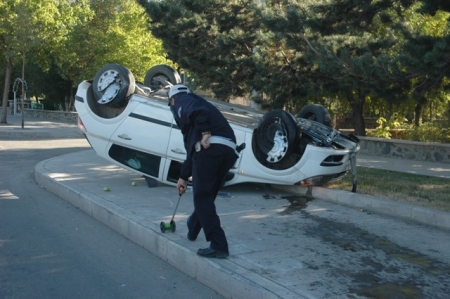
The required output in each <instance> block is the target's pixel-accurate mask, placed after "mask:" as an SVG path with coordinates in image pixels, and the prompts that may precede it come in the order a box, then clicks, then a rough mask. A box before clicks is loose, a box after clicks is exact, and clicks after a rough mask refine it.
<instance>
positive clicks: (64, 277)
mask: <svg viewBox="0 0 450 299" xmlns="http://www.w3.org/2000/svg"><path fill="white" fill-rule="evenodd" d="M68 137H71V138H67V139H61V138H60V139H48V140H26V139H22V140H20V139H19V140H0V298H4V299H7V298H67V299H69V298H109V299H110V298H222V297H221V296H219V295H218V294H217V293H215V292H214V291H212V290H211V289H209V288H207V287H205V286H204V285H202V284H200V283H199V282H197V281H195V280H194V279H192V278H191V277H189V276H187V275H185V274H183V273H182V272H180V271H178V270H177V269H175V268H174V267H172V266H170V265H169V264H167V263H165V262H164V261H162V260H160V259H159V258H157V257H155V256H154V255H152V254H151V253H150V252H148V251H147V250H145V249H143V248H142V247H140V246H138V245H136V244H135V243H133V242H131V241H129V240H128V239H126V238H125V237H123V236H121V235H120V234H118V233H117V232H115V231H113V230H111V229H110V228H109V227H107V226H105V225H104V224H102V223H100V222H99V221H97V220H95V219H93V218H92V217H90V216H88V215H87V214H86V213H84V212H83V211H80V210H79V209H77V208H75V207H74V206H72V205H71V204H69V203H67V202H66V201H64V200H62V199H60V198H59V197H57V196H55V195H54V194H52V193H50V192H48V191H47V190H45V189H43V188H41V187H40V186H39V185H37V183H36V181H35V179H34V167H35V165H36V164H37V163H38V162H40V161H42V160H45V159H49V158H52V157H55V156H60V155H64V154H68V153H71V152H75V151H79V150H83V149H86V148H88V147H89V145H88V143H87V142H86V141H85V140H84V139H74V138H73V137H74V136H68Z"/></svg>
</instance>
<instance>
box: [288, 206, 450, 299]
mask: <svg viewBox="0 0 450 299" xmlns="http://www.w3.org/2000/svg"><path fill="white" fill-rule="evenodd" d="M291 200H292V199H291ZM307 202H308V201H307V198H305V199H304V201H303V203H304V205H306V203H307ZM291 205H292V201H291ZM296 206H298V207H297V209H302V208H301V204H296ZM289 208H290V207H288V209H286V211H287V212H286V213H289V211H290V210H289ZM303 209H304V207H303ZM294 210H295V209H294ZM302 216H303V217H307V218H309V219H311V220H315V223H316V224H315V225H312V226H309V227H305V228H304V229H303V233H304V234H305V235H306V236H310V237H315V238H320V239H321V240H323V241H324V242H325V243H328V244H330V245H332V246H333V247H335V249H331V250H334V251H336V254H337V255H338V256H343V257H344V256H345V259H347V261H345V260H340V261H339V262H338V263H340V262H342V264H341V265H340V266H339V267H336V266H335V265H333V263H331V264H326V263H324V264H323V265H322V266H324V267H330V268H333V270H334V272H335V275H336V276H337V277H348V278H350V279H351V281H352V282H353V283H354V284H353V289H352V290H351V293H353V294H356V295H358V296H365V297H368V298H383V299H397V298H408V299H419V298H429V297H428V296H429V295H430V294H427V293H426V291H425V290H426V289H427V288H428V286H430V285H433V289H434V291H435V292H436V291H437V293H438V294H433V295H436V297H435V298H445V297H442V296H446V295H443V294H448V290H449V289H448V283H449V277H450V276H449V274H450V266H449V265H447V264H443V263H442V262H440V261H438V260H435V259H433V258H431V257H429V256H426V255H424V254H422V253H420V252H417V251H414V250H411V249H408V248H405V247H402V246H399V245H398V244H396V243H394V242H392V241H390V240H389V239H387V238H384V237H381V236H378V235H375V234H372V233H371V232H369V231H366V230H364V229H361V228H359V227H357V226H356V225H353V224H350V223H340V222H337V221H333V220H332V219H327V218H322V217H318V216H316V215H314V214H311V213H308V212H307V211H303V214H302ZM338 251H340V252H339V253H338ZM330 258H331V260H332V257H330ZM352 264H353V265H355V264H360V265H361V268H362V269H364V270H362V271H361V272H358V273H355V271H354V270H355V268H354V266H353V267H352V266H351V265H352ZM342 265H345V266H343V267H342ZM335 267H336V268H335ZM358 286H359V287H358ZM424 292H425V293H424Z"/></svg>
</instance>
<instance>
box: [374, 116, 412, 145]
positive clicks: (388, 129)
mask: <svg viewBox="0 0 450 299" xmlns="http://www.w3.org/2000/svg"><path fill="white" fill-rule="evenodd" d="M377 124H378V126H377V127H376V129H375V130H372V131H368V132H367V136H370V137H378V138H386V139H391V137H392V131H393V130H399V129H406V130H407V129H409V128H410V127H411V125H409V124H408V120H407V119H406V118H404V117H401V116H399V115H398V114H397V113H394V114H393V115H392V116H391V117H390V118H389V120H386V118H384V117H379V118H378V119H377Z"/></svg>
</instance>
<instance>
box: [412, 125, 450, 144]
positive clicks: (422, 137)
mask: <svg viewBox="0 0 450 299" xmlns="http://www.w3.org/2000/svg"><path fill="white" fill-rule="evenodd" d="M407 138H408V140H413V141H421V142H441V143H450V123H449V122H448V121H447V122H427V123H425V124H423V125H421V126H419V127H415V128H413V129H412V130H410V131H408V134H407Z"/></svg>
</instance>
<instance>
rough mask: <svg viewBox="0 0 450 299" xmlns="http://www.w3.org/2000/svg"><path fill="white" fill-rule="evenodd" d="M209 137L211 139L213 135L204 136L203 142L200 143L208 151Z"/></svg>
mask: <svg viewBox="0 0 450 299" xmlns="http://www.w3.org/2000/svg"><path fill="white" fill-rule="evenodd" d="M209 137H211V133H210V134H202V140H201V141H200V143H201V144H202V146H203V148H205V149H207V148H208V147H209V146H210V143H209Z"/></svg>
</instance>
